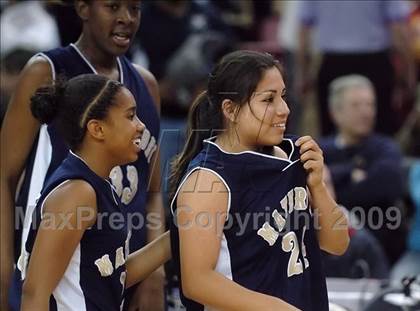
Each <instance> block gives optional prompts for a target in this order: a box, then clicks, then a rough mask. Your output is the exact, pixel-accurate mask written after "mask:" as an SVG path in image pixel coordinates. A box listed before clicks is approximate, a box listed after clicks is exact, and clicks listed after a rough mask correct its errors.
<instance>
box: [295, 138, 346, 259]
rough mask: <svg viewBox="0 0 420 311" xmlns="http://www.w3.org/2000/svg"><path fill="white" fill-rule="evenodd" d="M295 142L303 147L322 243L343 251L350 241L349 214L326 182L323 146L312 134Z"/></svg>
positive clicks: (337, 252) (323, 246) (327, 248)
mask: <svg viewBox="0 0 420 311" xmlns="http://www.w3.org/2000/svg"><path fill="white" fill-rule="evenodd" d="M295 144H296V146H297V147H299V148H300V160H301V162H302V163H303V167H304V169H305V170H306V172H307V174H308V177H307V185H308V188H309V192H310V194H311V204H312V207H313V209H314V212H315V213H314V215H315V217H318V225H319V228H318V239H319V245H320V247H321V249H323V250H324V251H326V252H328V253H331V254H334V255H342V254H343V253H344V252H345V251H346V250H347V247H348V244H349V241H350V240H349V235H348V225H347V218H346V216H345V215H344V213H343V212H342V211H341V209H340V207H339V206H338V204H337V203H336V202H335V201H334V199H333V198H332V197H331V195H330V193H329V191H328V189H327V186H326V185H325V182H324V179H323V170H324V158H323V155H322V150H321V148H320V147H319V146H318V144H317V143H316V142H315V140H313V139H312V137H310V136H302V137H300V138H299V139H298V140H297V141H296V143H295Z"/></svg>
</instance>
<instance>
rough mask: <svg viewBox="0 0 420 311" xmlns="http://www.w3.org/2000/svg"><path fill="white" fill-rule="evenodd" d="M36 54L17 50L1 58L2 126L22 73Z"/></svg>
mask: <svg viewBox="0 0 420 311" xmlns="http://www.w3.org/2000/svg"><path fill="white" fill-rule="evenodd" d="M34 54H35V52H33V51H28V50H23V49H17V50H13V51H10V52H9V53H7V54H6V55H4V56H2V57H1V66H0V118H1V119H0V125H1V124H2V122H3V117H4V114H5V113H6V110H7V104H8V102H9V99H10V96H11V95H12V93H13V91H14V89H15V86H16V83H17V81H18V77H19V74H20V71H21V70H22V69H23V67H24V66H25V64H26V63H27V61H28V60H29V59H30V58H31V57H32V56H33V55H34Z"/></svg>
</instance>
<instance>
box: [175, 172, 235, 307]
mask: <svg viewBox="0 0 420 311" xmlns="http://www.w3.org/2000/svg"><path fill="white" fill-rule="evenodd" d="M197 170H203V171H208V172H211V173H213V174H214V175H216V176H217V177H218V178H219V179H220V180H221V181H222V182H223V184H224V185H225V187H226V189H227V190H228V193H229V197H228V207H227V216H226V220H227V217H229V211H230V205H231V202H232V201H231V197H232V194H231V191H230V188H229V186H228V184H227V182H226V181H225V180H224V179H223V177H222V176H220V174H219V173H217V172H215V171H213V170H212V169H209V168H206V167H200V166H198V167H195V168H193V169H192V170H191V171H190V172H189V173H188V174H187V175H186V176H185V178H184V179H183V180H182V181H181V183H180V185H179V187H178V189H177V190H176V193H175V195H174V198H173V199H172V202H171V212H172V215H174V210H173V205H174V203H175V200H176V197H177V196H178V193H179V191H180V190H181V187H182V185H183V184H184V183H185V182H186V180H187V178H188V177H189V176H190V175H191V174H192V173H193V172H195V171H197ZM230 257H231V256H230V252H229V247H228V244H227V240H226V236H225V234H223V236H222V241H221V243H220V251H219V257H218V258H217V263H216V267H215V269H214V271H216V272H218V273H220V274H221V275H223V276H225V277H226V278H228V279H229V280H233V277H232V265H231V259H230ZM204 311H211V310H210V309H209V308H207V307H204Z"/></svg>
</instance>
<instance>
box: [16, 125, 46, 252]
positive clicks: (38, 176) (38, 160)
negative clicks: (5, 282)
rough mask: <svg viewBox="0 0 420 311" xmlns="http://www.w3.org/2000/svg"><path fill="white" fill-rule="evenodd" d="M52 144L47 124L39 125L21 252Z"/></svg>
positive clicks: (39, 192) (42, 182) (23, 250)
mask: <svg viewBox="0 0 420 311" xmlns="http://www.w3.org/2000/svg"><path fill="white" fill-rule="evenodd" d="M51 156H52V146H51V139H50V135H49V134H48V130H47V125H46V124H43V125H41V128H40V129H39V138H38V146H37V149H36V156H35V160H34V163H33V167H32V176H31V181H30V184H29V191H28V200H27V202H26V209H25V220H24V222H23V228H22V239H21V247H20V251H21V254H24V252H25V244H26V240H27V239H28V234H29V229H30V227H31V222H32V213H33V211H34V209H35V206H36V201H37V199H38V198H39V196H40V194H41V190H42V187H43V185H44V180H45V176H46V175H47V171H48V168H49V166H50V163H51Z"/></svg>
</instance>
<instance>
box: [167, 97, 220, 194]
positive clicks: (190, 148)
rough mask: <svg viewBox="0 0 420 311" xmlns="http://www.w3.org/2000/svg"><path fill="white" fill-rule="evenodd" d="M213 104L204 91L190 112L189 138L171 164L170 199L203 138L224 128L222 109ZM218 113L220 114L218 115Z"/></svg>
mask: <svg viewBox="0 0 420 311" xmlns="http://www.w3.org/2000/svg"><path fill="white" fill-rule="evenodd" d="M218 110H219V109H216V107H215V106H214V105H212V102H211V99H210V98H209V96H208V93H207V91H204V92H202V93H201V94H200V95H198V97H197V98H196V99H195V101H194V102H193V104H192V105H191V107H190V111H189V114H188V128H187V135H186V136H187V139H186V142H185V146H184V149H183V150H182V152H181V154H179V155H178V156H176V157H175V159H174V161H173V162H172V165H171V176H170V178H169V184H170V195H169V198H170V201H172V198H173V196H174V195H175V192H176V188H177V187H178V184H179V183H180V182H181V178H182V176H183V175H184V173H185V172H186V170H187V168H188V164H189V163H190V161H191V160H192V159H193V158H194V157H195V156H196V155H197V154H198V153H199V152H200V151H201V149H202V148H203V140H205V139H207V138H209V137H211V136H213V135H216V134H217V132H218V131H219V130H222V129H223V121H222V116H221V111H218ZM217 114H219V115H218V116H217Z"/></svg>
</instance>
